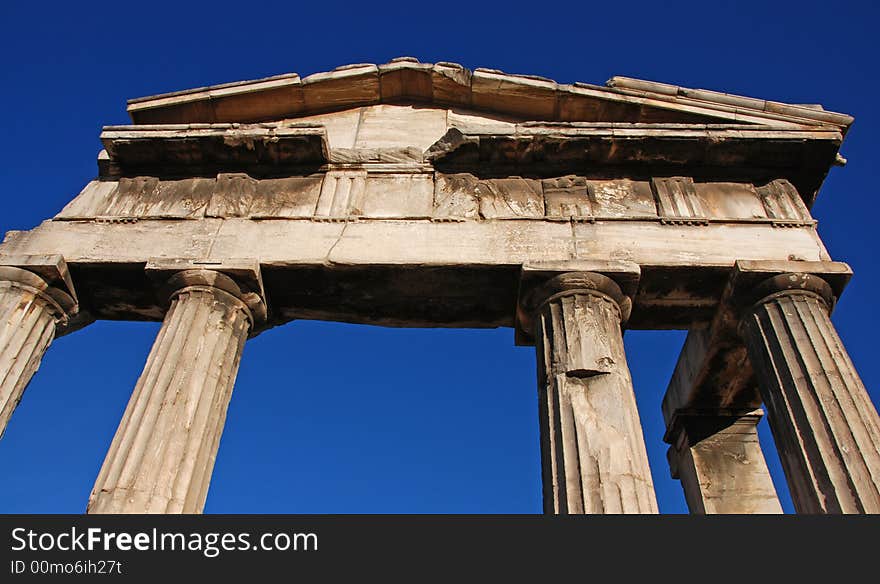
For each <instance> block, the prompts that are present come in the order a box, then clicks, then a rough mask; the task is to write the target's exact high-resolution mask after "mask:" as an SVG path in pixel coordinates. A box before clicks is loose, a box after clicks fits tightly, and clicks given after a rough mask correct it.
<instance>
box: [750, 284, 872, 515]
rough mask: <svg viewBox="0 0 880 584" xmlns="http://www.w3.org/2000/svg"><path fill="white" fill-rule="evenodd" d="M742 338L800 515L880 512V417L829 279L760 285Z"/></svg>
mask: <svg viewBox="0 0 880 584" xmlns="http://www.w3.org/2000/svg"><path fill="white" fill-rule="evenodd" d="M756 296H759V297H761V300H759V301H758V302H757V303H756V304H755V305H754V306H753V307H752V308H751V309H750V310H749V311H748V312H747V313H746V315H745V316H744V319H743V327H742V330H743V335H744V337H745V340H746V345H747V347H748V351H749V357H750V359H751V361H752V363H753V365H754V368H755V373H756V375H757V376H758V381H759V384H760V389H761V395H762V398H763V400H764V402H765V405H766V407H767V413H768V418H769V422H770V427H771V429H772V431H773V436H774V438H775V440H776V445H777V448H778V450H779V453H780V457H781V460H782V466H783V468H784V470H785V474H786V477H787V479H788V483H789V489H790V491H791V495H792V499H793V501H794V505H795V508H796V509H797V511H798V512H799V513H880V419H878V417H877V410H876V409H875V408H874V406H873V404H872V403H871V399H870V397H869V396H868V393H867V391H866V390H865V386H864V385H863V384H862V381H861V379H860V378H859V375H858V373H857V372H856V370H855V367H854V366H853V364H852V361H851V360H850V358H849V355H848V354H847V352H846V349H845V348H844V346H843V343H842V342H841V340H840V337H839V336H838V335H837V331H835V329H834V325H833V324H832V323H831V319H830V317H829V311H830V307H831V305H832V302H833V297H832V295H831V289H830V287H829V286H828V284H827V283H826V282H824V281H823V280H821V279H820V278H817V277H816V276H810V275H806V274H784V275H781V276H777V277H775V278H771V279H770V280H768V281H766V282H765V283H764V284H762V286H761V289H760V290H759V293H758V294H756Z"/></svg>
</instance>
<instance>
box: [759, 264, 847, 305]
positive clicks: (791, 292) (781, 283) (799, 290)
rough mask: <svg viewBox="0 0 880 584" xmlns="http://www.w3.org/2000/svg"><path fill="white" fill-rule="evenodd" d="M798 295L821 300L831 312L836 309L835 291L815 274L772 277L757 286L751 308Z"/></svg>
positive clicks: (800, 273) (791, 274)
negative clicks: (776, 299)
mask: <svg viewBox="0 0 880 584" xmlns="http://www.w3.org/2000/svg"><path fill="white" fill-rule="evenodd" d="M798 295H804V296H813V297H818V298H820V299H821V300H822V301H823V302H824V303H825V306H826V307H827V308H828V311H829V312H831V309H832V308H833V307H834V302H835V297H834V291H833V290H832V288H831V285H830V284H829V283H828V282H826V281H825V280H824V279H822V278H821V277H819V276H817V275H815V274H806V273H803V272H794V273H787V274H779V275H776V276H772V277H770V278H767V279H766V280H763V281H762V282H761V283H760V284H758V285H757V286H755V288H754V290H753V291H752V293H751V299H750V300H753V302H752V303H751V306H750V307H749V308H753V307H755V306H757V305H761V304H764V303H766V302H770V301H771V300H773V299H775V298H778V297H780V296H798ZM747 310H748V309H747Z"/></svg>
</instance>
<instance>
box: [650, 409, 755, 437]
mask: <svg viewBox="0 0 880 584" xmlns="http://www.w3.org/2000/svg"><path fill="white" fill-rule="evenodd" d="M763 417H764V411H763V410H762V409H761V408H760V406H758V407H756V408H753V409H750V408H680V409H677V410H675V412H674V413H673V414H672V416H671V417H670V418H669V419H668V420H667V422H666V434H665V435H664V436H663V441H664V442H666V443H667V444H672V445H675V444H676V442H677V441H679V440H680V439H681V438H683V437H686V438H687V439H688V442H689V443H690V444H696V443H697V442H699V441H700V440H702V439H703V438H706V437H707V436H710V435H712V434H715V433H717V432H718V431H719V430H722V429H724V428H726V427H728V426H731V425H733V424H750V425H753V426H754V425H757V424H758V422H760V421H761V418H763Z"/></svg>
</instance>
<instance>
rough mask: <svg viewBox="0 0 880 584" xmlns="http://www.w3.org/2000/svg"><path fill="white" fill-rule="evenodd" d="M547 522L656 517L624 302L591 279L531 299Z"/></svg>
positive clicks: (580, 277)
mask: <svg viewBox="0 0 880 584" xmlns="http://www.w3.org/2000/svg"><path fill="white" fill-rule="evenodd" d="M535 299H536V300H537V302H536V305H537V309H536V312H535V319H534V322H535V345H536V349H537V357H538V387H539V409H540V416H541V450H542V459H543V482H544V510H545V513H555V514H582V513H656V512H657V502H656V498H655V495H654V486H653V481H652V479H651V471H650V468H649V467H648V456H647V452H646V450H645V443H644V439H643V437H642V427H641V424H640V422H639V414H638V410H637V408H636V400H635V395H634V393H633V387H632V379H631V377H630V372H629V368H628V367H627V363H626V355H625V353H624V347H623V336H622V331H621V320H622V316H623V313H622V309H621V306H622V305H623V306H624V311H625V312H628V306H629V300H628V299H627V298H626V297H625V296H623V294H622V293H621V291H620V288H619V287H618V286H617V284H615V283H614V282H613V281H612V280H610V279H609V278H607V277H605V276H602V275H600V274H594V273H572V274H563V275H561V276H557V277H556V278H554V279H553V280H551V281H550V282H549V283H548V284H547V285H546V286H545V287H544V288H543V289H542V290H541V291H539V293H538V294H537V295H536V296H535Z"/></svg>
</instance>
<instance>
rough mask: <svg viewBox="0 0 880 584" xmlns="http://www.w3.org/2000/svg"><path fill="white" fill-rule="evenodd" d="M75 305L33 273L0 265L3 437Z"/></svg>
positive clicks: (0, 412) (0, 423)
mask: <svg viewBox="0 0 880 584" xmlns="http://www.w3.org/2000/svg"><path fill="white" fill-rule="evenodd" d="M53 295H54V297H53ZM65 300H67V301H68V302H65ZM72 307H73V300H72V299H71V298H70V297H69V296H67V295H66V294H65V293H63V292H61V291H60V290H54V289H52V288H51V287H50V286H49V285H48V284H47V283H46V281H45V280H43V279H42V278H41V277H40V276H38V275H36V274H34V273H33V272H30V271H28V270H24V269H21V268H16V267H9V266H0V436H2V435H3V432H4V431H5V430H6V425H7V424H8V423H9V418H10V417H11V416H12V412H13V411H14V410H15V408H16V406H17V405H18V402H19V401H20V400H21V397H22V395H23V394H24V390H25V388H26V387H27V385H28V383H29V382H30V380H31V378H32V377H33V375H34V373H35V372H36V371H37V369H38V368H39V367H40V361H41V360H42V358H43V354H44V353H45V352H46V349H47V348H49V345H50V343H51V342H52V340H53V339H54V338H55V327H56V324H57V323H61V322H64V321H66V320H67V316H68V311H70V310H71V308H72Z"/></svg>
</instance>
